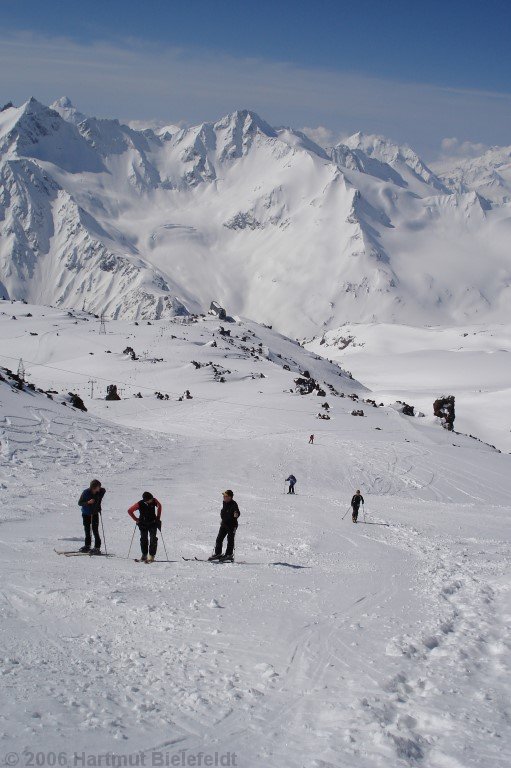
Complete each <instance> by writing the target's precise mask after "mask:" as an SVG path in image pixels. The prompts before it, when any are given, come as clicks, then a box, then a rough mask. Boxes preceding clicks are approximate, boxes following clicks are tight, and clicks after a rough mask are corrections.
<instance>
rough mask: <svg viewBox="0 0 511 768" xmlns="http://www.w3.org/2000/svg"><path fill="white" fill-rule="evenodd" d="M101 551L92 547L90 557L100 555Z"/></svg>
mask: <svg viewBox="0 0 511 768" xmlns="http://www.w3.org/2000/svg"><path fill="white" fill-rule="evenodd" d="M100 554H101V549H100V548H99V547H92V549H91V550H89V555H100Z"/></svg>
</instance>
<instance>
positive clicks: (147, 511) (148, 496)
mask: <svg viewBox="0 0 511 768" xmlns="http://www.w3.org/2000/svg"><path fill="white" fill-rule="evenodd" d="M137 511H138V517H137V516H136V515H135V512H137ZM161 511H162V506H161V504H160V502H159V501H158V499H155V498H154V496H153V494H152V493H150V492H149V491H144V493H143V494H142V499H141V501H137V503H136V504H133V505H132V506H131V507H130V508H129V509H128V515H129V516H130V517H131V518H132V520H134V521H135V523H136V524H137V525H138V528H139V530H140V549H141V551H142V557H141V558H140V559H141V560H142V561H143V562H145V563H152V562H153V561H154V558H155V555H156V550H157V549H158V536H157V534H156V531H161Z"/></svg>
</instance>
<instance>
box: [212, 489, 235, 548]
mask: <svg viewBox="0 0 511 768" xmlns="http://www.w3.org/2000/svg"><path fill="white" fill-rule="evenodd" d="M222 495H223V504H222V509H221V510H220V519H221V522H220V530H219V531H218V536H217V537H216V542H215V554H214V555H211V557H210V558H208V559H209V560H219V561H220V562H222V563H225V562H226V561H227V562H229V561H230V562H231V563H232V562H233V561H234V537H235V535H236V529H237V528H238V517H239V516H240V510H239V507H238V505H237V503H236V502H235V501H234V493H233V492H232V491H230V490H229V491H224V492H223V494H222ZM226 536H227V549H226V550H225V555H222V547H223V543H224V539H225V537H226Z"/></svg>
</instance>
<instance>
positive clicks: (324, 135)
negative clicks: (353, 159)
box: [300, 125, 348, 149]
mask: <svg viewBox="0 0 511 768" xmlns="http://www.w3.org/2000/svg"><path fill="white" fill-rule="evenodd" d="M300 131H301V132H302V133H304V134H305V135H306V136H308V137H309V139H312V141H314V142H315V143H316V144H319V146H320V147H323V148H324V149H326V148H328V147H334V146H335V145H336V144H339V142H341V141H342V140H343V139H345V138H347V136H348V134H346V133H344V132H342V133H339V132H338V131H333V130H332V129H331V128H326V127H325V126H324V125H317V126H316V127H315V128H310V127H308V126H304V127H303V128H300Z"/></svg>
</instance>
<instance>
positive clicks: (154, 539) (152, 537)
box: [149, 526, 158, 557]
mask: <svg viewBox="0 0 511 768" xmlns="http://www.w3.org/2000/svg"><path fill="white" fill-rule="evenodd" d="M157 531H158V529H157V527H156V526H154V528H150V529H149V554H150V555H151V557H155V556H156V550H157V549H158V536H157V535H156V534H157Z"/></svg>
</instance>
